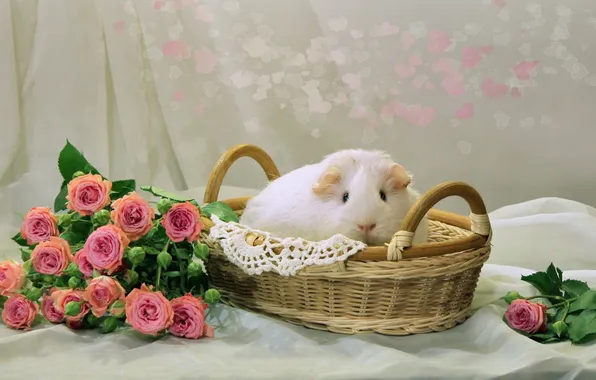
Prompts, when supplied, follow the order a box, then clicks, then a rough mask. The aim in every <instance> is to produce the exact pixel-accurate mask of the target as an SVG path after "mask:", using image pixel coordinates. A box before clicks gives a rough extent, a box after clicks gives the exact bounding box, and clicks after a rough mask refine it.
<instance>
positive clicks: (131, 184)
mask: <svg viewBox="0 0 596 380" xmlns="http://www.w3.org/2000/svg"><path fill="white" fill-rule="evenodd" d="M136 187H137V183H136V181H135V180H134V179H124V180H120V181H114V182H112V191H113V192H114V195H113V196H111V199H112V200H116V199H119V198H122V197H123V196H125V195H127V194H129V193H131V192H133V191H135V189H136Z"/></svg>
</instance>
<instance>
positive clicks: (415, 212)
mask: <svg viewBox="0 0 596 380" xmlns="http://www.w3.org/2000/svg"><path fill="white" fill-rule="evenodd" d="M452 196H458V197H461V198H463V199H464V200H465V201H466V202H467V203H468V206H469V207H470V210H471V213H470V222H471V228H470V230H471V231H472V232H474V233H475V234H477V235H480V236H482V237H485V244H488V243H490V239H491V235H492V229H491V226H490V220H489V218H488V215H487V213H486V206H485V204H484V201H483V200H482V197H481V196H480V194H479V193H478V191H476V189H474V188H473V187H472V186H470V185H468V184H467V183H464V182H455V181H454V182H443V183H441V184H439V185H437V186H435V187H433V188H432V189H430V190H429V191H427V192H426V193H425V194H424V195H422V197H420V198H419V199H418V201H417V202H416V203H415V204H414V205H413V206H412V208H411V209H410V211H409V212H408V214H407V215H406V217H405V219H404V221H403V223H402V226H401V230H400V231H398V232H396V233H395V235H393V238H392V239H391V241H390V242H389V247H388V249H387V260H400V259H401V258H402V253H403V251H404V250H405V249H407V248H408V247H411V246H412V240H413V239H414V232H415V231H416V228H418V225H419V224H420V221H421V220H422V218H423V217H424V215H425V214H426V213H428V212H429V211H430V209H431V208H432V207H433V206H435V205H436V204H437V203H439V202H440V201H442V200H443V199H445V198H448V197H452Z"/></svg>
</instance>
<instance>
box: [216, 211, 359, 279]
mask: <svg viewBox="0 0 596 380" xmlns="http://www.w3.org/2000/svg"><path fill="white" fill-rule="evenodd" d="M211 219H212V220H213V222H214V225H213V227H211V230H210V231H209V239H210V242H211V245H213V243H217V244H219V246H220V247H221V249H222V251H223V254H224V255H225V256H226V257H227V258H228V260H230V262H232V263H234V264H236V265H237V266H238V267H239V268H240V269H242V270H243V271H244V272H245V273H247V274H249V275H253V274H254V275H260V274H261V273H263V272H274V273H277V274H279V275H282V276H293V275H295V274H296V272H298V271H299V270H300V269H303V268H305V267H308V266H311V265H333V264H338V265H340V266H341V264H342V263H343V262H344V261H346V260H347V259H348V257H350V256H352V255H354V254H356V253H358V252H359V251H361V250H363V249H364V248H366V244H364V243H362V242H359V241H355V240H352V239H349V238H347V237H345V236H343V235H340V234H337V235H333V236H331V237H330V238H329V239H326V240H322V241H318V242H313V241H307V240H304V239H300V238H295V237H291V236H290V237H275V236H272V235H271V234H270V233H269V232H266V231H260V230H255V229H252V228H249V227H247V226H243V225H241V224H238V223H233V222H228V223H227V222H223V221H221V220H220V219H219V218H218V217H217V216H215V215H212V216H211ZM250 236H261V237H263V238H264V240H263V243H262V244H259V245H256V246H253V245H252V244H249V243H248V242H247V238H249V237H250ZM275 249H279V250H280V251H279V253H276V252H274V250H275Z"/></svg>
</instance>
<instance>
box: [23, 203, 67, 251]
mask: <svg viewBox="0 0 596 380" xmlns="http://www.w3.org/2000/svg"><path fill="white" fill-rule="evenodd" d="M58 234H59V232H58V218H57V217H56V215H54V214H53V213H52V211H51V210H50V209H49V208H48V207H33V208H32V209H31V210H29V212H28V213H27V214H26V215H25V218H24V220H23V224H22V225H21V236H22V237H23V239H25V240H27V244H29V245H32V244H35V243H41V242H42V241H46V240H48V239H49V238H50V236H58Z"/></svg>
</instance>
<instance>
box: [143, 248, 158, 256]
mask: <svg viewBox="0 0 596 380" xmlns="http://www.w3.org/2000/svg"><path fill="white" fill-rule="evenodd" d="M145 252H146V253H147V254H149V255H159V252H160V251H159V250H158V249H155V248H153V247H145Z"/></svg>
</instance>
